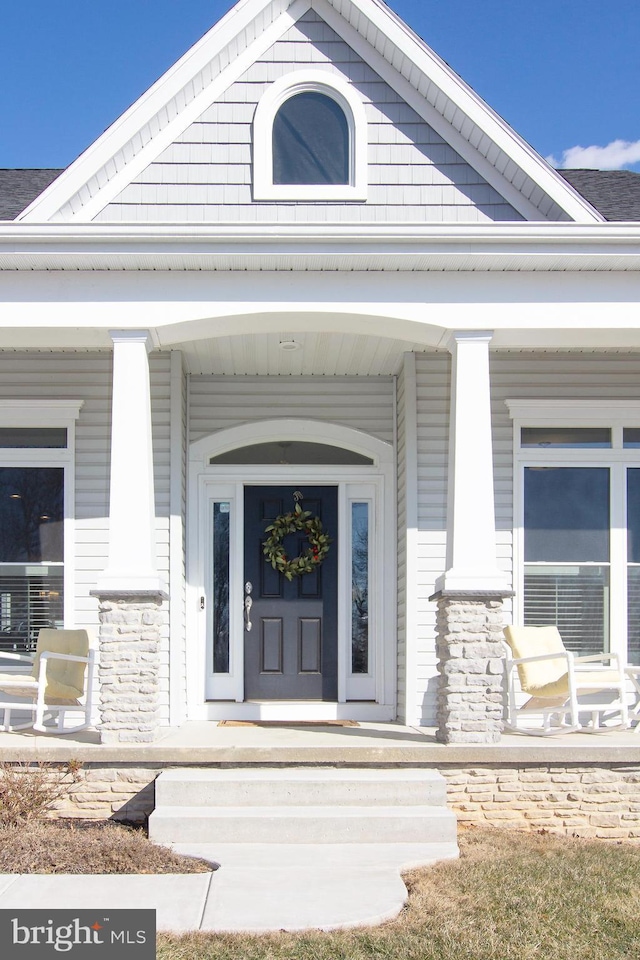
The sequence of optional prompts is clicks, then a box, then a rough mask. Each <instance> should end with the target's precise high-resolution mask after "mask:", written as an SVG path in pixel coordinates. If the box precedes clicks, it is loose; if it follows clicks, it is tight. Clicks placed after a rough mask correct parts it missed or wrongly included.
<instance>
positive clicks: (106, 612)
mask: <svg viewBox="0 0 640 960" xmlns="http://www.w3.org/2000/svg"><path fill="white" fill-rule="evenodd" d="M163 599H164V595H163V594H158V593H156V592H151V593H150V592H144V591H140V592H138V593H136V594H133V593H129V594H127V595H126V596H125V595H124V594H123V595H120V596H118V595H116V594H114V593H106V594H100V595H98V600H99V609H100V667H99V676H100V721H101V722H100V739H101V742H102V743H103V744H119V743H153V742H154V741H155V740H157V739H158V737H159V736H160V722H159V672H160V653H159V651H160V630H161V626H162V619H163V618H162V602H163Z"/></svg>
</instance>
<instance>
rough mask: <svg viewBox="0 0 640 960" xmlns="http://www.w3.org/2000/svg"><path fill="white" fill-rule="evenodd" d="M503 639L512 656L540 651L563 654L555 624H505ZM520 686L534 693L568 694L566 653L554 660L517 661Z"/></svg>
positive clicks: (545, 694)
mask: <svg viewBox="0 0 640 960" xmlns="http://www.w3.org/2000/svg"><path fill="white" fill-rule="evenodd" d="M504 636H505V640H506V641H507V643H508V644H509V646H510V648H511V652H512V654H513V656H514V659H516V660H519V659H520V657H541V656H542V655H543V654H551V653H561V654H564V653H565V652H566V651H565V646H564V644H563V642H562V637H561V636H560V633H559V631H558V628H557V627H514V626H510V627H505V628H504ZM518 676H519V678H520V686H521V687H522V689H523V690H524V692H525V693H529V694H531V696H536V697H560V696H566V697H568V696H569V680H568V677H567V660H566V657H564V656H562V657H558V659H557V660H551V659H550V660H538V661H537V662H536V663H519V664H518Z"/></svg>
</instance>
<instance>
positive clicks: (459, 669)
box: [432, 593, 504, 743]
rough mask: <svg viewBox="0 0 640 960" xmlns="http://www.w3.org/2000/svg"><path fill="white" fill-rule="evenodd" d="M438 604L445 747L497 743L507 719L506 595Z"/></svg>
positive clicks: (440, 734) (446, 598)
mask: <svg viewBox="0 0 640 960" xmlns="http://www.w3.org/2000/svg"><path fill="white" fill-rule="evenodd" d="M432 599H437V601H438V618H437V648H436V649H437V653H438V670H439V673H440V678H439V686H438V713H437V720H438V729H437V732H436V739H437V740H439V741H440V742H441V743H497V742H498V741H499V740H500V734H501V733H502V717H503V702H504V693H503V673H504V667H503V652H502V645H501V640H502V603H503V597H502V596H500V597H498V596H490V595H467V596H461V595H457V596H450V595H447V594H445V593H443V594H440V595H437V596H436V597H433V598H432Z"/></svg>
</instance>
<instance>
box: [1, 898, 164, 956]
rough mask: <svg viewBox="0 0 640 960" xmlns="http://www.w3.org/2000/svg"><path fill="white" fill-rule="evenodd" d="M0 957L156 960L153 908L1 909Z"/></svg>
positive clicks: (154, 913)
mask: <svg viewBox="0 0 640 960" xmlns="http://www.w3.org/2000/svg"><path fill="white" fill-rule="evenodd" d="M0 956H2V960H46V958H47V957H60V956H68V957H71V958H72V960H91V958H92V957H94V956H95V958H96V960H111V958H112V957H113V958H114V960H115V958H116V957H117V960H155V956H156V912H155V910H41V909H36V910H28V909H25V910H22V909H16V910H0Z"/></svg>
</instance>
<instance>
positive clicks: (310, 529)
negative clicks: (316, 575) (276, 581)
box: [262, 503, 331, 580]
mask: <svg viewBox="0 0 640 960" xmlns="http://www.w3.org/2000/svg"><path fill="white" fill-rule="evenodd" d="M296 531H301V532H303V533H305V534H306V537H307V540H308V542H309V546H308V547H307V548H306V550H304V552H303V553H301V554H300V556H299V557H293V558H289V557H288V556H287V554H286V551H285V549H284V546H283V544H282V541H283V540H284V538H285V537H286V536H287V534H289V533H295V532H296ZM264 532H265V533H268V534H269V536H268V537H267V539H266V540H264V541H263V544H262V551H263V553H264V555H265V556H266V558H267V560H268V561H269V562H270V564H271V566H272V567H273V569H274V570H278V571H279V572H280V573H283V574H284V575H285V577H286V578H287V580H293V578H294V577H301V576H302V575H303V574H305V573H313V571H314V570H316V569H317V568H318V567H319V566H320V564H321V563H322V561H323V560H324V559H325V557H326V556H327V554H328V553H329V544H330V543H331V538H330V537H329V536H327V534H326V533H325V532H324V531H323V529H322V521H321V520H320V517H314V516H313V515H312V513H311V511H310V510H303V509H302V507H301V506H300V504H299V503H296V505H295V507H294V509H293V510H292V511H290V512H289V513H281V514H280V515H279V516H278V517H276V518H275V520H274V521H273V523H270V524H269V526H268V527H266V528H265V531H264Z"/></svg>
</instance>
